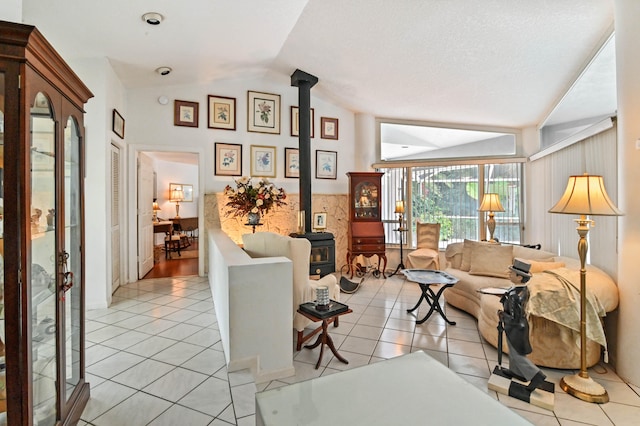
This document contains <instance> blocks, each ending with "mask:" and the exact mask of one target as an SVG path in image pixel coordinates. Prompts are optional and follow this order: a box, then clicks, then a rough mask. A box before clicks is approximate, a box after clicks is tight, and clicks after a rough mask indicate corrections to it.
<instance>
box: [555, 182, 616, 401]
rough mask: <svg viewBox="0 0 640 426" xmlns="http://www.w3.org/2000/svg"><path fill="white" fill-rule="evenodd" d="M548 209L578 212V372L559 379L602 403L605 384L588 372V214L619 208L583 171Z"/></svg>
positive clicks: (572, 390)
mask: <svg viewBox="0 0 640 426" xmlns="http://www.w3.org/2000/svg"><path fill="white" fill-rule="evenodd" d="M549 212H550V213H564V214H575V215H580V219H575V221H576V222H577V223H578V227H577V228H576V229H577V230H578V235H579V236H580V240H579V241H578V255H579V256H580V372H579V373H578V374H575V375H570V376H564V377H563V378H562V379H561V380H560V387H561V388H562V390H564V391H565V392H567V393H568V394H570V395H573V396H575V397H576V398H578V399H581V400H583V401H587V402H596V403H599V404H603V403H605V402H609V395H608V394H607V391H606V389H605V388H603V387H602V386H601V385H600V384H599V383H597V382H595V381H594V380H593V379H591V377H589V374H588V373H587V313H586V307H587V270H586V269H585V262H586V258H587V251H588V250H589V244H588V243H587V234H588V233H589V227H590V226H593V224H594V222H593V220H590V219H587V216H619V215H621V214H622V212H621V211H620V210H618V208H617V207H616V206H615V205H614V204H613V202H612V201H611V199H610V198H609V196H608V195H607V191H606V190H605V188H604V181H603V179H602V176H594V175H589V174H587V173H585V174H584V175H582V176H570V177H569V183H567V189H566V190H565V192H564V195H563V196H562V198H561V199H560V201H558V202H557V203H556V205H555V206H553V207H552V208H551V209H550V210H549Z"/></svg>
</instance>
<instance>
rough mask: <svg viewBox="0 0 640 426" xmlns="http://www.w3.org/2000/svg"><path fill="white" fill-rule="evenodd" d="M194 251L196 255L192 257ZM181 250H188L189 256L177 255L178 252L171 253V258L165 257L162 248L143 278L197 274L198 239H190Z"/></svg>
mask: <svg viewBox="0 0 640 426" xmlns="http://www.w3.org/2000/svg"><path fill="white" fill-rule="evenodd" d="M194 251H195V253H196V256H195V257H192V255H193V253H194ZM182 252H183V253H184V252H188V253H189V257H187V256H185V258H182V256H178V253H171V258H170V259H166V258H165V253H164V249H162V251H161V252H160V253H159V255H158V256H157V257H158V261H157V262H155V263H154V264H153V268H152V269H151V271H149V272H148V273H147V274H146V275H145V276H144V278H143V279H149V278H166V277H184V276H189V275H198V256H197V252H198V240H197V239H196V238H193V239H191V245H190V246H189V247H187V248H186V249H184V250H182Z"/></svg>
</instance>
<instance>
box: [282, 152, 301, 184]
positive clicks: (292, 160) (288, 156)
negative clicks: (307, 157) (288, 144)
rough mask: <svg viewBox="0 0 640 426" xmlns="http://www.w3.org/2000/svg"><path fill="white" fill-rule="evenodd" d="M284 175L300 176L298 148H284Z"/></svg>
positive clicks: (290, 176) (287, 176)
mask: <svg viewBox="0 0 640 426" xmlns="http://www.w3.org/2000/svg"><path fill="white" fill-rule="evenodd" d="M284 177H286V178H299V177H300V151H299V150H298V148H285V149H284Z"/></svg>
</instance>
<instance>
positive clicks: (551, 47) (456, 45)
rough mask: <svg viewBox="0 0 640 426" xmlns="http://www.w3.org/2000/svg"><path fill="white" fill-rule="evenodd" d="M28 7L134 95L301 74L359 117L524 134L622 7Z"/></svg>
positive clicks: (497, 2) (69, 2)
mask: <svg viewBox="0 0 640 426" xmlns="http://www.w3.org/2000/svg"><path fill="white" fill-rule="evenodd" d="M22 2H23V10H24V16H23V22H24V23H28V24H33V25H36V26H38V28H39V29H40V31H41V32H42V33H43V34H44V35H45V37H47V38H48V39H49V41H50V42H51V43H52V44H53V45H54V46H55V47H56V49H57V50H58V51H59V52H60V53H61V54H62V55H63V56H64V57H65V59H67V60H68V61H72V60H74V59H77V58H92V57H107V58H108V59H109V61H110V63H111V64H112V66H113V68H114V70H115V71H116V73H117V75H118V76H119V78H120V80H121V81H122V83H123V84H124V85H125V86H126V87H128V88H135V87H142V86H155V85H183V84H194V83H205V84H206V83H207V82H212V81H216V80H218V79H224V78H229V77H231V76H234V77H237V76H243V75H247V76H255V75H258V76H259V75H270V74H274V73H275V74H281V75H283V76H289V75H290V74H291V73H292V72H293V71H294V70H295V69H296V68H299V69H302V70H304V71H306V72H309V73H311V74H314V75H316V76H317V77H318V78H319V79H320V82H319V83H318V85H317V86H315V87H314V95H315V96H319V97H322V98H324V99H327V100H329V101H332V102H335V103H337V104H339V105H341V106H343V107H345V108H347V109H349V110H352V111H354V112H360V113H367V114H372V115H375V116H378V117H387V118H401V119H411V120H425V121H431V122H445V123H466V124H478V125H490V126H504V127H513V128H522V127H526V126H530V125H535V124H538V123H539V122H540V121H541V120H542V119H544V117H545V116H546V115H547V114H548V113H549V111H550V109H551V107H552V106H553V105H554V104H555V103H556V102H557V101H558V100H559V99H560V97H561V96H562V94H563V93H564V92H565V91H566V90H567V88H568V87H569V86H570V85H571V83H572V82H573V80H574V79H575V78H576V77H577V75H578V74H579V72H580V71H581V69H582V68H583V67H584V66H585V65H586V63H587V62H588V60H589V59H590V58H591V57H592V55H593V54H594V52H595V50H596V49H597V48H598V47H599V46H600V45H601V44H602V42H603V41H604V40H605V39H606V37H607V36H608V35H609V34H610V33H611V30H612V27H613V0H556V1H548V0H526V1H525V0H521V1H514V0H482V1H478V0H447V1H445V0H393V1H392V0H266V1H265V0H262V1H258V0H243V1H231V0H189V1H187V2H179V1H175V0H153V1H152V0H136V1H131V0H109V1H101V2H95V1H91V2H89V1H80V0H56V1H49V2H43V1H40V0H23V1H22ZM146 12H157V13H160V14H162V15H163V16H164V20H163V22H162V23H161V25H157V26H150V25H148V24H147V23H145V22H144V21H143V20H142V18H141V16H142V15H143V14H144V13H146ZM161 66H168V67H171V68H172V69H173V71H172V72H171V74H169V75H167V76H160V75H159V74H158V73H156V72H154V70H155V69H156V68H158V67H161Z"/></svg>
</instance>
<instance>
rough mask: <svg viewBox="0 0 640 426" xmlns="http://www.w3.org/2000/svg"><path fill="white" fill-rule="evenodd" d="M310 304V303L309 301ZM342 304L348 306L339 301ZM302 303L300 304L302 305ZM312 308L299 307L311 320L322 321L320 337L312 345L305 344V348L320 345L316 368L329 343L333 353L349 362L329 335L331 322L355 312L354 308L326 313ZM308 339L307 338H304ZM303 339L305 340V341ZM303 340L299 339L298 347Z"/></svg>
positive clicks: (299, 311) (313, 347) (300, 311)
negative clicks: (315, 311)
mask: <svg viewBox="0 0 640 426" xmlns="http://www.w3.org/2000/svg"><path fill="white" fill-rule="evenodd" d="M331 302H332V303H339V302H335V301H333V300H332V301H331ZM307 304H308V303H307ZM307 304H305V303H303V304H302V305H307ZM339 304H340V305H342V306H346V305H343V304H341V303H339ZM302 305H300V306H301V307H302ZM312 312H313V311H312V310H306V311H305V310H302V309H301V308H298V313H300V314H301V315H302V316H304V317H306V318H309V319H310V320H311V321H313V322H319V321H322V332H321V333H320V335H319V336H318V338H317V339H316V341H315V343H313V344H312V345H305V348H307V349H315V348H316V347H318V345H321V346H320V356H319V357H318V362H317V363H316V370H317V369H318V367H320V363H321V362H322V355H324V346H325V345H327V346H329V349H331V352H332V353H333V355H334V356H335V357H336V358H338V359H339V360H340V361H341V362H344V363H345V364H349V361H347V360H346V359H345V358H344V357H343V356H342V355H340V354H339V353H338V350H337V349H336V347H335V345H334V344H333V339H332V338H331V336H329V331H328V328H329V324H331V323H332V322H334V321H337V318H338V317H339V316H342V315H346V314H350V313H351V312H353V310H351V309H349V308H348V307H347V310H346V311H340V312H337V313H331V312H328V313H327V314H326V315H323V314H322V313H318V314H315V313H312ZM313 334H315V331H314V332H312V333H311V334H310V335H309V336H307V338H309V337H311V336H312V335H313ZM304 340H306V339H304ZM304 340H303V341H304ZM301 343H302V342H300V341H299V340H298V347H299V346H300V344H301Z"/></svg>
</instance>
